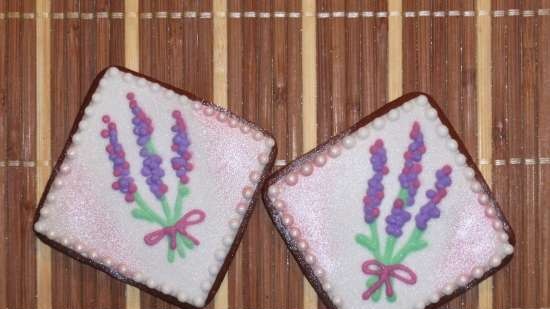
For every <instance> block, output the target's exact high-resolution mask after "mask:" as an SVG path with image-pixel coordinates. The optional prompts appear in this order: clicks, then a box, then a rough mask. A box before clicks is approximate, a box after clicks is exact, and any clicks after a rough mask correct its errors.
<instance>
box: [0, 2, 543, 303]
mask: <svg viewBox="0 0 550 309" xmlns="http://www.w3.org/2000/svg"><path fill="white" fill-rule="evenodd" d="M110 64H116V65H126V66H128V67H130V68H132V69H136V70H139V71H141V72H143V73H144V74H147V75H151V76H153V77H155V78H157V79H160V80H162V81H165V82H168V83H171V84H174V85H176V86H178V87H180V88H183V89H185V90H188V91H190V92H193V93H195V94H196V95H198V96H200V97H203V98H205V99H209V100H214V101H215V102H217V103H218V104H220V105H223V106H227V107H228V108H229V109H231V110H232V111H234V112H236V113H238V114H240V115H243V116H244V117H246V118H247V119H249V120H251V121H254V122H257V123H259V124H260V125H261V126H262V127H264V128H266V129H268V130H271V131H272V132H273V133H274V135H275V136H276V138H277V142H278V144H279V149H280V151H279V154H278V158H277V159H278V161H277V165H278V166H279V167H280V166H282V165H284V164H285V162H287V161H289V160H292V159H293V158H295V157H296V156H298V155H300V154H301V153H303V152H305V151H307V150H308V149H310V148H312V147H313V146H314V145H315V143H316V142H322V141H323V140H325V139H327V138H328V137H330V136H332V135H334V134H336V133H338V132H340V131H342V130H343V129H345V128H346V127H347V126H349V125H351V124H352V123H354V122H355V121H357V120H358V119H359V118H361V117H362V116H364V115H367V114H368V113H370V112H371V111H373V110H375V109H376V108H378V107H380V106H382V105H383V104H385V102H387V101H388V100H391V99H394V98H396V97H397V96H399V95H400V94H402V93H405V92H409V91H425V92H428V93H430V94H432V95H433V96H434V98H435V99H436V100H437V101H438V102H439V103H440V104H441V105H442V107H443V108H444V109H445V111H446V112H447V114H448V116H449V118H450V120H451V121H452V123H453V125H454V126H455V128H457V130H458V132H459V133H460V134H461V135H462V138H463V139H464V141H465V142H466V144H467V145H468V147H469V149H470V152H471V153H472V154H473V155H474V157H475V159H476V161H477V163H478V164H479V165H480V167H481V169H482V171H483V173H484V174H485V176H486V178H487V179H488V180H489V182H490V183H491V184H492V186H493V188H494V190H495V193H496V196H497V199H498V200H499V202H500V204H501V206H502V207H503V209H504V211H505V213H506V214H507V215H508V218H509V219H510V222H511V224H512V226H513V227H514V229H515V232H516V237H517V240H518V241H517V248H516V256H515V258H514V259H513V260H512V263H511V264H510V266H509V267H507V268H505V269H504V270H503V271H501V272H499V273H498V274H497V275H496V276H494V277H493V278H492V279H491V280H488V281H486V282H484V283H482V284H481V285H480V286H479V288H474V289H472V290H470V291H469V292H468V293H466V294H464V295H463V296H461V297H459V298H457V299H456V300H454V301H452V302H451V303H450V304H449V305H446V306H445V307H446V308H453V309H454V308H466V309H473V308H479V309H512V308H514V309H520V308H521V309H523V308H524V309H537V308H540V309H542V308H544V309H548V308H550V206H549V205H548V204H547V203H546V199H547V198H548V197H549V196H550V0H525V1H519V0H492V1H491V0H481V1H479V0H478V1H476V0H465V1H441V0H436V1H435V0H404V1H400V0H388V1H379V0H378V1H375V0H319V1H315V0H302V1H301V0H155V1H148V0H125V1H123V0H36V1H33V0H24V1H19V0H0V308H10V309H15V308H22V309H28V308H44V309H48V308H55V309H57V308H59V309H64V308H67V309H78V308H86V309H96V308H97V309H99V308H128V309H133V308H136V309H138V308H143V309H156V308H171V306H169V305H168V304H166V303H164V302H162V301H160V300H158V299H156V298H154V297H151V296H149V295H148V294H146V293H140V292H139V291H137V290H135V289H134V288H131V287H127V286H125V285H123V284H121V283H119V282H118V281H115V280H113V279H111V278H110V277H108V276H107V275H105V274H103V273H101V272H98V271H96V270H94V269H92V268H90V267H88V266H84V265H82V264H80V263H78V262H76V261H74V260H72V259H70V258H68V257H66V256H64V255H63V254H61V253H58V252H56V251H52V250H50V249H49V248H48V247H46V246H44V245H43V244H41V243H40V242H39V241H38V240H37V239H36V238H35V237H34V235H33V233H32V229H31V221H32V216H33V213H34V209H35V207H36V202H37V199H38V198H39V196H40V194H41V191H42V188H43V186H44V184H45V181H46V180H47V177H48V175H49V171H50V169H51V166H52V162H55V160H56V159H57V157H58V156H59V153H60V151H61V147H62V145H63V144H64V142H65V140H66V138H67V134H68V132H69V129H70V127H71V126H72V123H73V120H74V117H75V115H76V113H77V111H78V109H79V106H80V104H81V103H82V99H83V97H84V95H85V94H86V92H87V90H88V87H89V85H90V83H91V81H92V80H93V79H94V77H95V75H96V74H97V73H98V72H99V71H101V70H102V69H103V68H105V67H106V66H108V65H110ZM209 307H210V308H216V309H227V308H230V309H241V308H258V309H285V308H287V309H302V308H304V309H315V308H317V307H319V308H323V306H322V304H320V303H318V301H317V299H316V297H315V294H314V292H312V290H311V287H310V286H309V285H308V283H307V282H305V281H304V279H303V276H302V275H301V273H300V270H299V269H298V267H297V265H296V263H295V262H294V260H293V259H292V257H291V255H290V254H289V253H288V251H287V250H286V248H285V246H284V244H283V242H282V241H281V239H280V237H279V235H278V234H277V233H276V232H275V230H274V228H273V227H272V225H271V222H270V220H269V219H268V217H267V215H266V212H265V210H264V209H263V208H262V207H258V208H257V211H256V212H255V213H254V215H253V218H252V220H251V221H250V224H249V227H248V231H247V234H246V236H245V237H244V239H243V241H242V244H241V247H240V249H239V250H238V253H237V255H236V257H235V259H234V261H233V263H232V265H231V267H230V270H229V274H228V276H227V278H226V280H225V281H224V284H223V285H222V288H221V289H220V292H219V293H218V296H217V297H216V299H215V301H214V302H212V304H210V306H209Z"/></svg>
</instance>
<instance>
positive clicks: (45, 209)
mask: <svg viewBox="0 0 550 309" xmlns="http://www.w3.org/2000/svg"><path fill="white" fill-rule="evenodd" d="M49 214H50V207H48V206H43V207H42V208H41V209H40V215H42V216H44V217H47V216H48V215H49Z"/></svg>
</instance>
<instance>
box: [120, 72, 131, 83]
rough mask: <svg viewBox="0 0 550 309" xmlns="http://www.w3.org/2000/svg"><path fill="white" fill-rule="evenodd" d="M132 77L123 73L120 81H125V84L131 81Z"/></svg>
mask: <svg viewBox="0 0 550 309" xmlns="http://www.w3.org/2000/svg"><path fill="white" fill-rule="evenodd" d="M133 77H134V76H133V75H132V74H130V73H124V75H123V76H122V79H123V80H124V81H125V82H131V81H132V79H133Z"/></svg>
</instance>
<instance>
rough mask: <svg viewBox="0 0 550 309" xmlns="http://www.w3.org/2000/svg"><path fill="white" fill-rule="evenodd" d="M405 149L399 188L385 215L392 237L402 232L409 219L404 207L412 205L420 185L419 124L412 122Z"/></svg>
mask: <svg viewBox="0 0 550 309" xmlns="http://www.w3.org/2000/svg"><path fill="white" fill-rule="evenodd" d="M409 136H410V138H411V140H412V142H411V143H410V144H409V146H408V148H407V151H405V153H404V154H403V157H404V159H405V164H404V166H403V169H402V170H401V174H400V175H399V183H400V184H401V190H400V192H399V196H398V197H397V199H396V200H395V201H394V203H393V207H392V210H391V213H390V214H389V215H388V216H387V217H386V223H387V224H388V225H387V226H386V232H387V233H388V234H389V235H392V236H394V237H400V236H401V235H402V234H403V231H402V228H403V226H404V225H405V223H407V222H408V221H409V220H410V219H411V214H410V213H409V212H408V211H407V210H405V207H410V206H412V205H414V197H415V196H416V193H417V191H418V188H419V187H420V181H419V180H418V175H419V174H420V173H421V172H422V164H420V161H421V160H422V155H423V154H424V153H425V152H426V146H425V145H424V136H423V135H422V132H421V130H420V124H418V122H416V121H415V122H414V123H413V126H412V129H411V133H410V135H409Z"/></svg>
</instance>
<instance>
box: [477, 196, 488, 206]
mask: <svg viewBox="0 0 550 309" xmlns="http://www.w3.org/2000/svg"><path fill="white" fill-rule="evenodd" d="M477 200H478V201H479V203H480V204H481V205H484V206H486V205H487V204H489V196H488V195H487V194H485V193H483V194H480V195H479V197H478V199H477Z"/></svg>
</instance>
